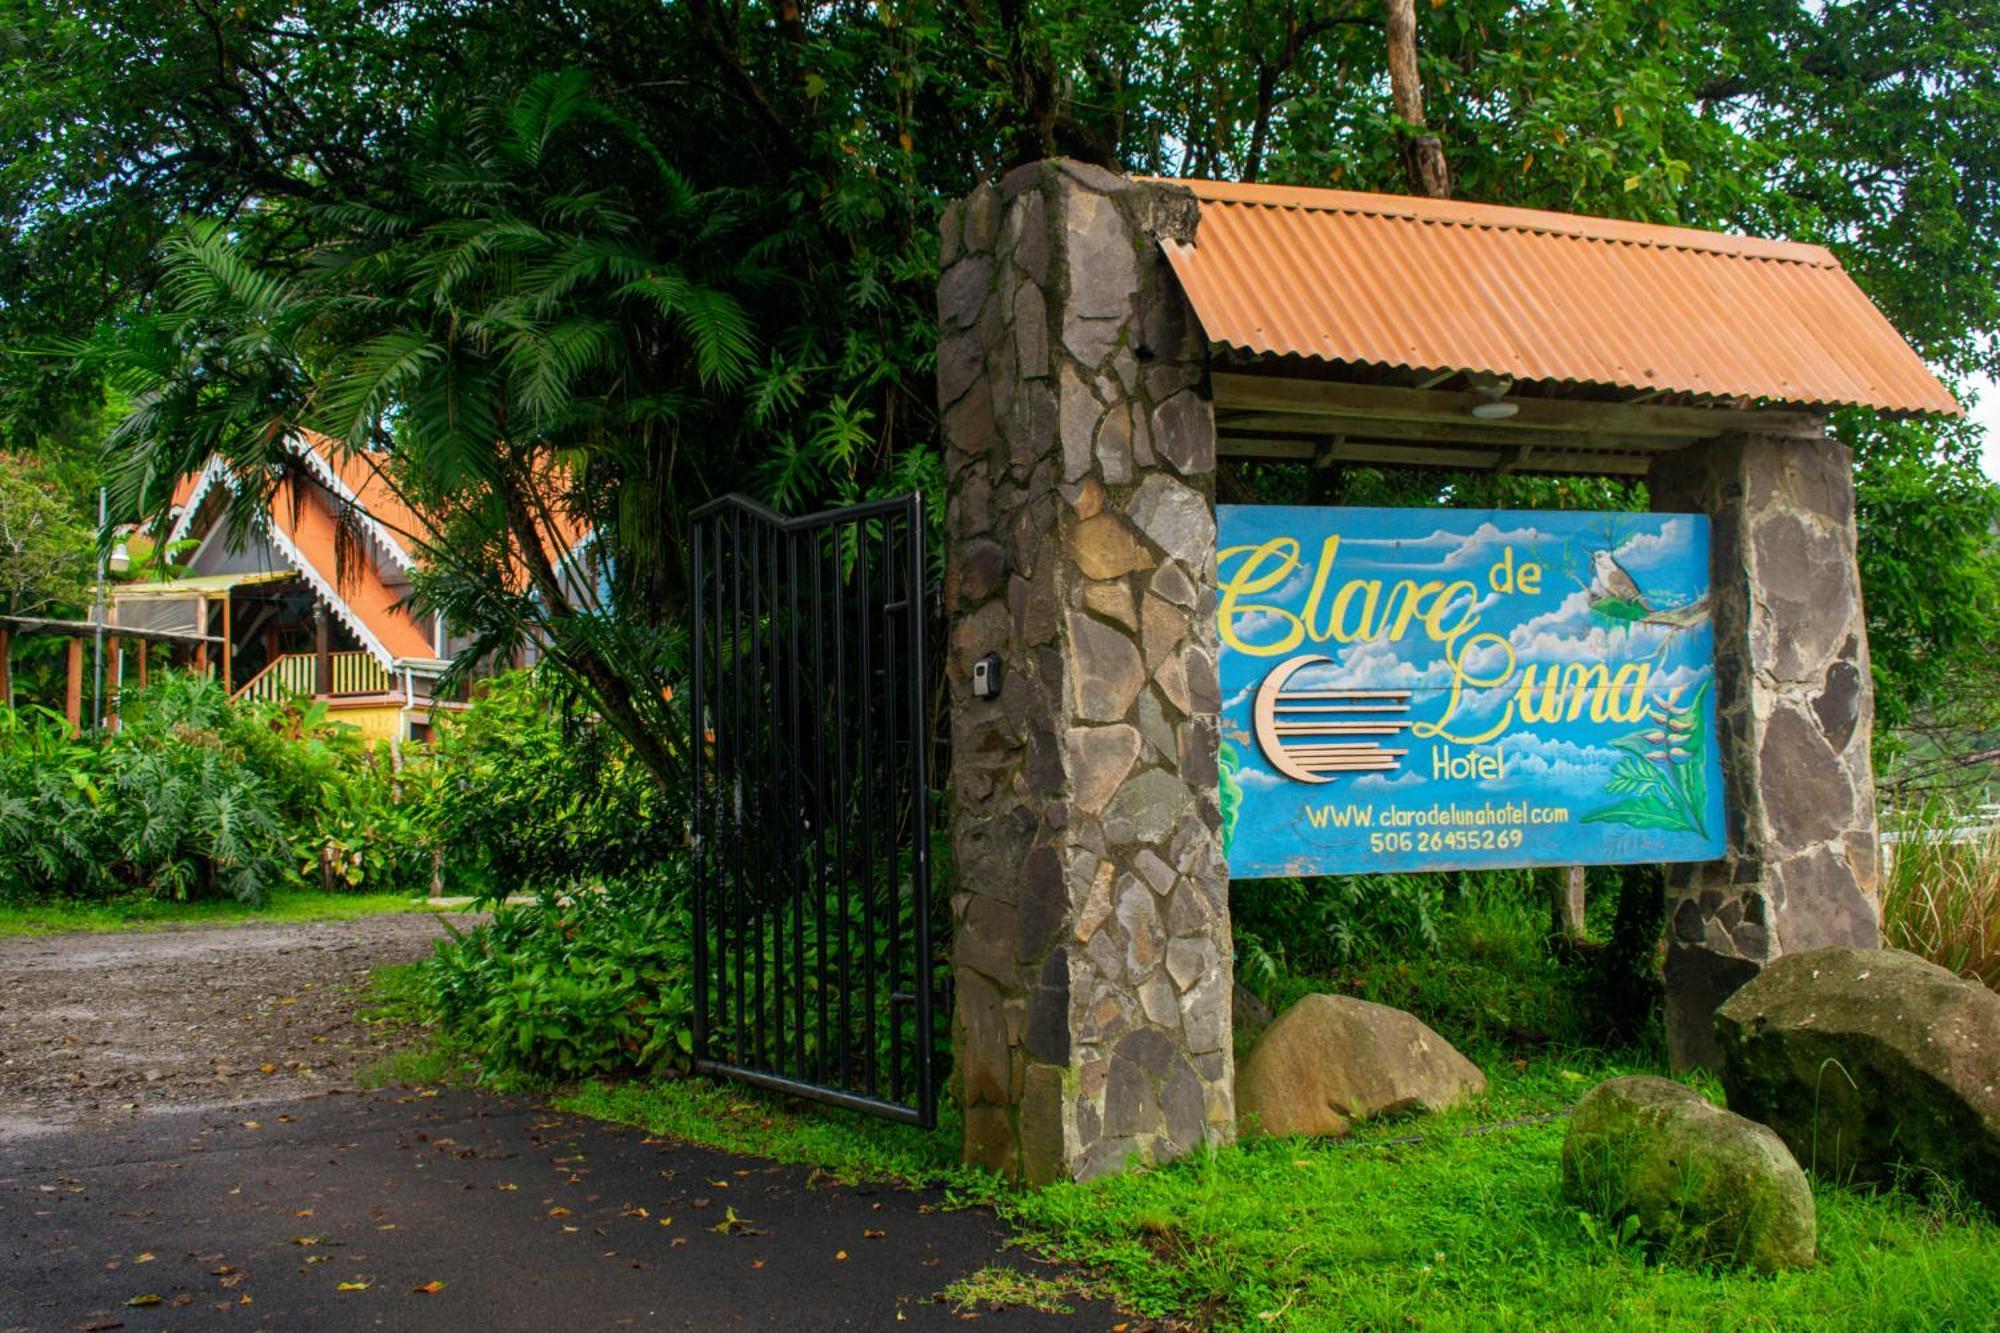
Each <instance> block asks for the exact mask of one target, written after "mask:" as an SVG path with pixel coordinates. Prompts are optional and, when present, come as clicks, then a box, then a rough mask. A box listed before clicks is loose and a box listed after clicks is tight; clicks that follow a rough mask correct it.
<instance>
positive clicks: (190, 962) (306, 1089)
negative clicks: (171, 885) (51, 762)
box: [0, 912, 445, 1142]
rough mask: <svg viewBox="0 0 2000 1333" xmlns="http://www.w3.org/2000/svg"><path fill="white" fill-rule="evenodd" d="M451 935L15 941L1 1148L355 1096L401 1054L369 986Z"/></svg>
mask: <svg viewBox="0 0 2000 1333" xmlns="http://www.w3.org/2000/svg"><path fill="white" fill-rule="evenodd" d="M444 933H445V930H444V926H443V925H442V924H441V923H440V922H439V921H438V920H437V919H435V918H434V917H433V916H432V915H431V914H430V913H428V912H407V913H398V914H394V915H385V916H374V917H364V918H362V919H360V920H356V921H324V922H297V923H287V924H277V925H252V926H216V927H198V928H194V929H188V930H162V931H149V932H124V933H105V934H71V935H43V936H13V937H8V938H0V1142H5V1141H8V1140H9V1139H13V1138H18V1137H20V1136H23V1135H28V1134H34V1133H39V1132H46V1131H49V1130H55V1129H62V1128H66V1127H69V1126H73V1125H84V1124H89V1125H109V1124H116V1123H119V1122H120V1121H123V1120H128V1119H130V1118H132V1117H135V1116H138V1115H140V1114H143V1113H144V1112H146V1111H151V1110H162V1109H188V1108H201V1107H215V1106H222V1105H228V1104H239V1103H240V1104H251V1103H260V1102H273V1101H283V1100H291V1099H295V1098H298V1097H302V1096H310V1095H312V1094H313V1093H316V1092H325V1091H330V1090H332V1089H336V1088H348V1087H353V1086H354V1082H355V1075H356V1072H357V1071H358V1070H359V1069H360V1068H361V1067H362V1066H364V1065H367V1064H369V1063H372V1062H373V1061H375V1060H377V1059H379V1058H381V1057H382V1056H383V1055H385V1054H387V1053H388V1052H389V1051H391V1050H393V1049H394V1047H395V1044H396V1042H397V1041H398V1039H399V1038H398V1034H397V1033H396V1032H394V1031H392V1030H388V1029H385V1028H384V1027H382V1026H374V1025H370V1024H367V1023H364V1022H362V1021H360V1020H359V1019H358V1018H357V1017H356V1015H355V1007H356V1003H357V1001H358V999H359V998H360V995H361V993H362V992H363V990H364V989H365V987H366V985H367V981H368V974H369V972H370V971H371V970H372V969H374V968H377V967H381V966H383V965H385V964H389V963H407V962H412V961H415V960H416V959H419V958H422V957H424V956H425V955H426V954H427V953H429V952H430V949H431V945H432V942H433V941H435V940H437V939H439V938H441V937H442V936H443V935H444Z"/></svg>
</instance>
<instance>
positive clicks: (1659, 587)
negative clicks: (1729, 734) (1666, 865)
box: [1216, 505, 1724, 879]
mask: <svg viewBox="0 0 2000 1333" xmlns="http://www.w3.org/2000/svg"><path fill="white" fill-rule="evenodd" d="M1216 516H1217V523H1218V527H1219V541H1218V564H1217V581H1218V587H1219V594H1220V595H1219V599H1218V601H1217V605H1216V622H1217V628H1218V630H1219V632H1220V634H1221V640H1222V655H1221V677H1222V695H1223V706H1222V751H1221V757H1222V779H1221V786H1222V791H1221V804H1222V823H1223V842H1224V848H1225V851H1226V855H1227V859H1228V862H1229V873H1230V876H1231V877H1232V878H1235V879H1258V878H1268V877H1272V876H1285V875H1352V874H1375V873H1381V872H1385V871H1398V870H1403V871H1410V870H1451V869H1474V868H1494V867H1505V866H1539V865H1579V864H1616V863H1630V862H1658V861H1707V860H1713V859H1715V858H1717V857H1719V856H1721V855H1722V853H1723V847H1724V830H1723V810H1722V765H1721V758H1720V756H1719V754H1718V753H1717V746H1716V740H1715V630H1714V626H1713V625H1712V623H1711V622H1710V618H1709V554H1708V552H1709V531H1708V520H1707V518H1705V517H1703V516H1700V515H1695V514H1650V513H1564V512H1554V511H1521V512H1515V511H1502V510H1438V509H1346V508H1335V507H1324V506H1312V507H1292V506H1276V505H1221V506H1218V507H1217V511H1216Z"/></svg>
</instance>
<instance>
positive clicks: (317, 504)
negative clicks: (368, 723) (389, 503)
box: [271, 481, 437, 658]
mask: <svg viewBox="0 0 2000 1333" xmlns="http://www.w3.org/2000/svg"><path fill="white" fill-rule="evenodd" d="M271 526H272V529H273V531H274V532H275V533H276V534H277V535H279V536H281V537H282V538H283V540H282V541H281V542H280V546H281V548H283V547H288V548H289V549H287V550H286V551H285V554H286V555H287V556H288V557H289V558H291V559H293V560H294V561H295V562H296V563H297V564H298V565H299V566H300V568H299V572H300V573H301V574H303V575H304V576H305V577H306V581H307V582H309V583H311V584H312V585H313V586H314V588H315V589H316V590H317V591H318V592H319V594H320V596H321V597H322V598H324V599H325V600H326V601H328V602H329V603H330V604H331V605H332V606H333V608H334V610H335V612H336V613H339V614H341V615H342V616H343V617H344V618H345V619H346V620H347V621H348V628H350V629H352V630H354V631H355V632H356V634H358V635H359V636H360V637H361V639H362V641H363V642H364V643H368V644H369V646H370V647H371V648H377V649H379V650H380V651H383V652H386V653H388V655H389V656H390V657H392V658H395V657H419V658H423V657H434V656H436V655H437V647H436V645H435V644H434V643H433V642H432V641H431V639H430V636H429V635H427V634H425V633H424V631H423V630H421V629H419V628H418V626H417V624H416V622H415V621H414V620H413V619H412V618H411V617H410V613H409V611H408V609H407V608H404V607H402V606H399V605H398V603H399V602H400V601H401V600H402V594H400V593H398V592H396V591H394V590H392V589H391V588H390V587H389V586H388V585H387V584H386V583H384V582H383V581H382V571H381V568H380V567H379V566H378V565H377V564H376V562H375V561H373V560H368V559H358V558H350V559H348V560H347V561H346V563H345V565H344V566H343V564H342V562H341V559H340V535H339V529H340V524H339V520H338V519H337V518H336V517H335V515H334V512H333V510H332V508H331V507H330V506H329V505H328V504H327V502H326V500H325V498H324V497H323V496H322V495H321V494H320V493H319V492H318V491H316V490H313V489H309V488H308V489H300V488H299V487H298V485H297V483H295V482H292V481H285V482H283V483H281V484H280V485H279V487H278V491H277V494H276V496H275V497H274V498H273V500H272V502H271Z"/></svg>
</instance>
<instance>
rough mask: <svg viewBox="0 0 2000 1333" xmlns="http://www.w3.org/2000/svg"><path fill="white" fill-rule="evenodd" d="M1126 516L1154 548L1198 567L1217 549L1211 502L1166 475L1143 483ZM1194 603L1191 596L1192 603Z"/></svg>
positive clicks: (1130, 503) (1150, 477)
mask: <svg viewBox="0 0 2000 1333" xmlns="http://www.w3.org/2000/svg"><path fill="white" fill-rule="evenodd" d="M1125 512H1126V513H1128V514H1130V515H1131V516H1132V521H1133V522H1134V523H1137V524H1138V525H1139V531H1141V532H1143V533H1145V534H1146V536H1148V537H1149V538H1151V539H1152V542H1153V545H1155V546H1157V547H1159V548H1160V549H1161V550H1162V551H1165V552H1166V553H1167V554H1168V555H1170V556H1172V557H1173V558H1174V559H1175V560H1179V561H1182V562H1184V563H1186V564H1190V565H1198V564H1200V563H1201V561H1203V560H1204V559H1206V558H1207V556H1208V553H1209V551H1210V550H1211V549H1212V548H1213V547H1214V545H1215V515H1214V514H1212V513H1211V512H1209V507H1208V501H1207V500H1206V499H1204V498H1203V497H1202V494H1201V492H1199V491H1197V490H1194V489H1193V488H1192V487H1188V486H1184V485H1182V484H1181V483H1180V482H1178V481H1175V480H1174V479H1173V478H1172V477H1169V476H1167V475H1165V474H1164V473H1159V472H1155V473H1153V474H1152V475H1151V476H1149V477H1147V478H1146V479H1145V480H1144V481H1142V482H1140V483H1139V489H1138V490H1137V491H1135V492H1134V493H1133V495H1132V498H1131V500H1129V501H1128V502H1127V503H1126V505H1125ZM1175 591H1178V589H1175ZM1176 600H1178V599H1176ZM1193 600H1194V599H1193V596H1192V594H1191V593H1190V595H1189V597H1188V602H1190V603H1191V602H1192V601H1193ZM1186 604H1187V603H1183V605H1186Z"/></svg>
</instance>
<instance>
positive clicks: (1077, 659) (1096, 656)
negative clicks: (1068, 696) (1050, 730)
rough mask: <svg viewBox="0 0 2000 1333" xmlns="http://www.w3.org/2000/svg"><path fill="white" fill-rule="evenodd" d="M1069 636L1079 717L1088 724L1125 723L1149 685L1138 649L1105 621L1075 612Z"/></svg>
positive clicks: (1072, 673)
mask: <svg viewBox="0 0 2000 1333" xmlns="http://www.w3.org/2000/svg"><path fill="white" fill-rule="evenodd" d="M1069 637H1070V678H1071V681H1072V684H1073V687H1074V689H1075V692H1076V713H1077V716H1078V717H1079V718H1081V719H1083V720H1084V721H1086V722H1118V721H1121V720H1123V718H1124V716H1125V713H1126V710H1128V709H1129V708H1131V707H1132V701H1133V700H1134V699H1136V698H1138V696H1139V691H1140V689H1141V688H1142V687H1143V686H1144V685H1145V683H1146V669H1145V666H1144V664H1143V663H1141V662H1140V660H1139V650H1138V648H1136V647H1134V646H1133V643H1132V640H1130V639H1128V638H1126V637H1125V636H1124V635H1123V634H1121V633H1119V632H1118V631H1117V630H1116V629H1114V628H1112V627H1111V626H1110V625H1107V624H1105V623H1104V622H1103V621H1101V620H1092V619H1091V618H1090V617H1089V616H1084V615H1077V614H1075V613H1071V615H1070V617H1069Z"/></svg>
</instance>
